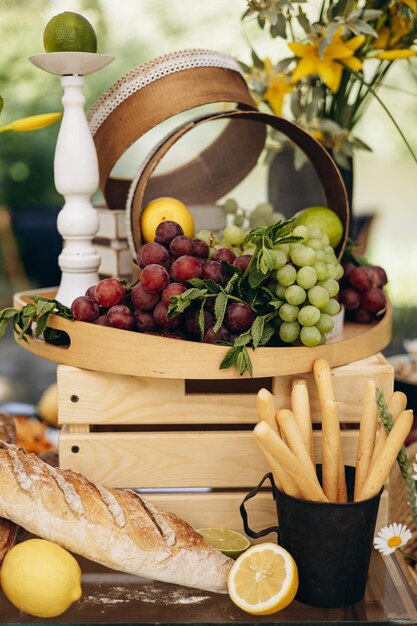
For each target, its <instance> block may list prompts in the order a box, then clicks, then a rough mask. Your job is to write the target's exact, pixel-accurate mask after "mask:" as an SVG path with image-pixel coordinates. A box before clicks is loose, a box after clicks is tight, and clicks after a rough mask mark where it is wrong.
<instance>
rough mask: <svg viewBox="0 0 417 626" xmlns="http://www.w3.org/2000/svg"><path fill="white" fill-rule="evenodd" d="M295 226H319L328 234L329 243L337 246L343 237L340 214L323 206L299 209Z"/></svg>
mask: <svg viewBox="0 0 417 626" xmlns="http://www.w3.org/2000/svg"><path fill="white" fill-rule="evenodd" d="M294 226H307V227H308V228H310V227H311V226H319V227H320V228H321V230H322V231H323V232H324V233H325V234H326V235H327V236H328V238H329V243H330V245H331V246H332V248H335V247H336V246H337V244H338V243H339V242H340V240H341V239H342V237H343V224H342V222H341V220H340V218H339V216H338V215H336V213H335V212H334V211H332V210H331V209H327V208H326V207H323V206H312V207H309V208H308V209H303V210H302V211H299V212H298V213H297V214H296V216H295V221H294Z"/></svg>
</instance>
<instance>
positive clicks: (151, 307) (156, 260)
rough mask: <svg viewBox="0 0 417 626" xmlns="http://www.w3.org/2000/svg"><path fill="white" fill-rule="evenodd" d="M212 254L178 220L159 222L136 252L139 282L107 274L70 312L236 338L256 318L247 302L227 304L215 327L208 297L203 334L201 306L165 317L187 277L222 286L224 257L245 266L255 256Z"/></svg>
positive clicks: (140, 328)
mask: <svg viewBox="0 0 417 626" xmlns="http://www.w3.org/2000/svg"><path fill="white" fill-rule="evenodd" d="M208 257H209V246H208V245H207V243H205V242H204V241H203V240H201V239H191V238H189V237H186V236H185V235H184V232H183V230H182V228H181V226H179V224H177V223H176V222H172V221H164V222H161V224H159V226H158V228H157V229H156V234H155V241H154V242H151V243H145V244H144V245H143V246H142V247H141V248H140V250H139V252H138V254H137V262H138V265H139V267H140V268H141V275H140V279H139V282H138V283H137V284H135V285H134V286H133V287H132V288H128V287H126V286H125V285H124V284H123V283H122V282H121V281H119V280H117V279H116V278H105V279H104V280H102V281H100V282H99V283H98V284H97V285H95V286H92V287H90V288H89V289H88V290H87V292H86V294H85V295H84V296H79V297H78V298H76V299H75V300H74V302H73V303H72V305H71V313H72V315H73V317H74V319H76V320H79V321H83V322H92V323H94V324H100V325H104V326H111V327H112V328H119V329H122V330H133V331H137V332H142V333H151V334H159V335H164V336H166V337H172V338H177V339H190V340H193V341H200V340H202V341H204V342H207V343H215V342H217V341H221V342H228V341H231V342H232V341H233V340H234V337H235V336H236V334H239V333H242V332H244V331H246V330H247V329H248V328H249V327H250V326H251V324H252V322H253V320H254V314H253V312H252V310H251V309H250V307H249V306H248V305H246V304H245V303H243V302H242V303H229V304H228V306H227V310H226V314H225V317H224V322H223V324H222V325H221V326H220V328H219V330H217V331H216V332H214V330H213V327H214V325H215V317H214V314H213V304H214V298H212V299H207V301H206V304H205V309H204V334H203V337H202V338H201V332H200V325H199V321H198V317H199V309H198V307H193V306H190V307H188V308H187V310H186V311H185V312H184V313H181V314H177V315H174V316H173V317H170V318H168V317H167V313H168V308H169V305H170V304H171V303H172V300H171V298H172V296H179V295H181V294H182V293H184V292H185V291H186V290H187V289H188V288H189V285H187V283H188V281H189V280H191V279H192V278H202V279H208V280H212V281H214V282H216V283H218V284H219V285H222V286H224V285H225V284H226V280H227V277H226V271H225V268H224V266H223V265H222V263H221V261H222V260H226V261H228V262H229V263H233V264H234V265H236V266H237V267H239V268H240V269H241V270H242V271H244V269H245V268H246V266H247V264H248V263H249V261H250V259H251V256H250V255H245V256H241V257H236V255H235V254H233V252H231V251H230V250H227V249H219V250H216V254H214V255H213V256H212V258H211V259H210V260H209V258H208Z"/></svg>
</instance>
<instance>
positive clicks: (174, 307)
mask: <svg viewBox="0 0 417 626" xmlns="http://www.w3.org/2000/svg"><path fill="white" fill-rule="evenodd" d="M206 293H207V289H197V288H195V287H194V288H192V289H187V291H184V293H182V294H181V295H180V296H171V298H170V301H171V304H170V305H169V307H168V312H167V318H168V319H171V317H174V315H177V314H178V313H183V312H184V311H185V309H187V308H188V307H189V306H190V304H191V303H192V302H193V301H194V300H198V299H199V298H204V296H205V295H206Z"/></svg>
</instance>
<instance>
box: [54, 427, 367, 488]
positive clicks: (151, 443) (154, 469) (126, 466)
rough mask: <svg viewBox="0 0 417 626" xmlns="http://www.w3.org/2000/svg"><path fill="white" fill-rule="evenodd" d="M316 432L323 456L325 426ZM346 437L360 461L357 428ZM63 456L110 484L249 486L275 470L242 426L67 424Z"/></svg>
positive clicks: (348, 456) (350, 454) (64, 463)
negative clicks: (79, 428)
mask: <svg viewBox="0 0 417 626" xmlns="http://www.w3.org/2000/svg"><path fill="white" fill-rule="evenodd" d="M314 437H315V445H316V450H317V460H318V461H320V450H321V432H315V433H314ZM342 440H343V442H342V446H343V452H344V460H345V463H346V464H348V465H354V464H355V459H356V442H357V432H356V431H354V430H348V431H344V432H343V433H342ZM74 446H76V448H75V449H76V451H75V452H74V451H72V450H74ZM59 461H60V466H61V467H63V468H71V469H73V470H74V471H78V472H81V473H83V474H85V475H86V476H87V477H88V478H91V479H93V480H96V481H97V482H101V483H103V484H105V485H107V486H109V487H131V488H153V489H159V488H161V489H164V488H168V487H175V488H182V487H185V488H187V487H211V488H227V487H230V488H242V487H243V488H247V487H250V486H253V485H256V484H257V483H258V482H259V480H260V478H261V477H262V475H263V474H265V473H266V472H268V471H269V468H268V466H267V464H266V462H265V460H264V458H263V456H262V454H261V453H260V451H259V448H258V446H257V444H256V442H255V439H254V437H253V434H252V432H251V431H239V430H237V431H204V430H201V431H174V432H166V431H160V432H109V433H105V432H104V433H103V432H91V433H71V432H68V430H67V428H65V429H64V430H63V432H61V435H60V440H59Z"/></svg>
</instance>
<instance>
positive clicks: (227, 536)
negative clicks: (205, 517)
mask: <svg viewBox="0 0 417 626" xmlns="http://www.w3.org/2000/svg"><path fill="white" fill-rule="evenodd" d="M197 532H198V533H199V534H200V535H201V536H202V537H203V539H205V540H206V541H207V543H208V544H209V545H210V546H212V547H213V548H216V549H217V550H220V552H223V554H225V555H226V556H230V557H231V558H232V559H237V557H238V556H240V555H241V554H242V553H243V552H245V550H247V549H248V548H250V541H249V539H248V538H247V537H245V535H242V534H241V533H238V532H236V531H235V530H230V529H229V528H214V527H211V528H200V529H199V530H197Z"/></svg>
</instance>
